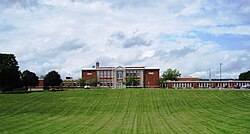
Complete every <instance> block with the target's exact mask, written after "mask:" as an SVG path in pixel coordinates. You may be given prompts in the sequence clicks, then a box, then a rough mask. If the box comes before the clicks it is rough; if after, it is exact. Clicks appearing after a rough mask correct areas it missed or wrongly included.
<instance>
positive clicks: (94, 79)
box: [89, 77, 99, 87]
mask: <svg viewBox="0 0 250 134" xmlns="http://www.w3.org/2000/svg"><path fill="white" fill-rule="evenodd" d="M97 84H99V81H98V79H97V77H95V78H93V79H92V80H90V81H89V85H90V86H95V87H96V86H97Z"/></svg>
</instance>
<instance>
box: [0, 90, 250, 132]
mask: <svg viewBox="0 0 250 134" xmlns="http://www.w3.org/2000/svg"><path fill="white" fill-rule="evenodd" d="M0 133H1V134H3V133H25V134H26V133H58V134H61V133H70V134H71V133H84V134H85V133H125V134H127V133H165V134H166V133H167V134H169V133H241V134H245V133H250V91H232V90H230V91H228V90H227V91H219V90H212V91H211V90H210V91H209V90H167V89H90V90H75V91H73V90H69V91H62V92H33V93H27V94H0Z"/></svg>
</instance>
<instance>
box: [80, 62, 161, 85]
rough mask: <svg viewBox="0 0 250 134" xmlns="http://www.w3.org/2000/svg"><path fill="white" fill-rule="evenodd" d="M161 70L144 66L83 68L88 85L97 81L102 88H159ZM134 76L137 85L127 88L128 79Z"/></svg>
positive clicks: (83, 74) (83, 75) (97, 65)
mask: <svg viewBox="0 0 250 134" xmlns="http://www.w3.org/2000/svg"><path fill="white" fill-rule="evenodd" d="M159 70H160V69H159V68H148V67H144V66H125V67H123V66H117V67H115V66H100V63H99V62H96V66H95V67H92V68H82V78H83V79H84V80H86V84H87V85H88V83H90V82H91V81H93V80H95V79H96V80H97V81H98V84H97V87H101V88H128V87H134V88H137V87H138V88H159V87H160V86H159V76H160V74H159ZM129 76H132V77H133V78H135V80H136V83H137V84H136V85H133V84H132V85H131V86H126V85H125V83H126V78H128V77H129Z"/></svg>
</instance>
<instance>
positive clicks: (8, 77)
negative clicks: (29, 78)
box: [0, 54, 22, 92]
mask: <svg viewBox="0 0 250 134" xmlns="http://www.w3.org/2000/svg"><path fill="white" fill-rule="evenodd" d="M18 69H19V66H18V62H17V60H16V58H15V56H14V55H13V54H0V89H1V90H2V91H3V92H4V91H12V90H13V89H15V88H20V87H21V86H22V85H21V81H20V72H19V70H18Z"/></svg>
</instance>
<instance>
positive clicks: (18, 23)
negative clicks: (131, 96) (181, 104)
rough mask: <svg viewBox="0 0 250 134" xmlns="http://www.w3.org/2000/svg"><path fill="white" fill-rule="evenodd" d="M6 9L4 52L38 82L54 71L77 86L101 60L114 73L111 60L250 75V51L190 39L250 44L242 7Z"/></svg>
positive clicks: (13, 5)
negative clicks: (227, 38)
mask: <svg viewBox="0 0 250 134" xmlns="http://www.w3.org/2000/svg"><path fill="white" fill-rule="evenodd" d="M242 3H243V4H242ZM0 5H1V6H0V7H4V8H2V9H1V12H0V16H1V19H0V30H1V31H0V50H1V52H7V53H14V54H15V55H16V57H17V59H18V61H19V64H20V67H21V69H22V70H24V69H29V70H32V71H35V72H36V73H38V74H39V75H44V74H46V73H48V72H49V71H51V70H52V69H55V70H58V71H59V73H61V74H62V76H68V75H72V76H73V77H74V78H77V77H80V75H79V73H80V68H81V67H91V66H92V65H93V64H94V63H95V61H96V60H99V61H100V63H101V65H102V64H103V65H112V58H113V57H115V58H116V65H145V66H159V67H160V68H161V70H162V71H163V70H166V69H167V68H176V69H178V70H180V71H181V72H183V75H186V76H190V75H194V74H195V75H197V76H199V77H206V76H205V73H202V72H206V71H207V70H208V69H209V68H212V69H213V68H214V67H217V66H218V64H219V63H220V62H223V63H224V65H223V67H224V69H225V70H224V71H225V72H224V76H225V77H236V74H237V73H240V72H241V71H246V70H247V69H249V68H250V67H249V65H248V64H246V63H247V62H246V60H249V59H250V58H249V51H247V50H231V51H228V50H224V49H223V47H222V46H221V45H220V44H218V43H215V42H213V41H204V40H202V39H200V38H199V36H196V34H199V33H195V34H194V33H193V32H192V31H198V32H203V33H209V34H213V35H225V34H231V35H239V36H241V35H245V36H250V35H249V33H250V30H249V23H250V22H249V20H247V19H246V16H249V10H248V9H249V7H250V6H249V2H247V1H244V0H241V1H239V2H238V3H237V2H227V0H225V1H224V0H220V1H216V2H210V1H208V0H196V1H192V2H190V1H189V0H177V1H176V0H169V1H163V0H162V1H157V2H156V1H152V0H146V1H145V0H144V1H141V0H140V1H131V0H129V1H124V0H117V1H110V0H104V1H100V0H93V1H89V0H53V1H51V0H40V1H36V0H21V1H16V0H15V1H12V2H10V1H6V0H4V1H1V2H0ZM240 5H242V6H240ZM228 6H229V7H228ZM237 10H238V11H239V12H235V11H237ZM163 35H170V36H171V37H168V36H166V37H165V36H163ZM244 45H246V44H244ZM232 57H233V58H232ZM214 70H218V69H217V68H214ZM215 74H218V71H215ZM215 76H216V75H215Z"/></svg>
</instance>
